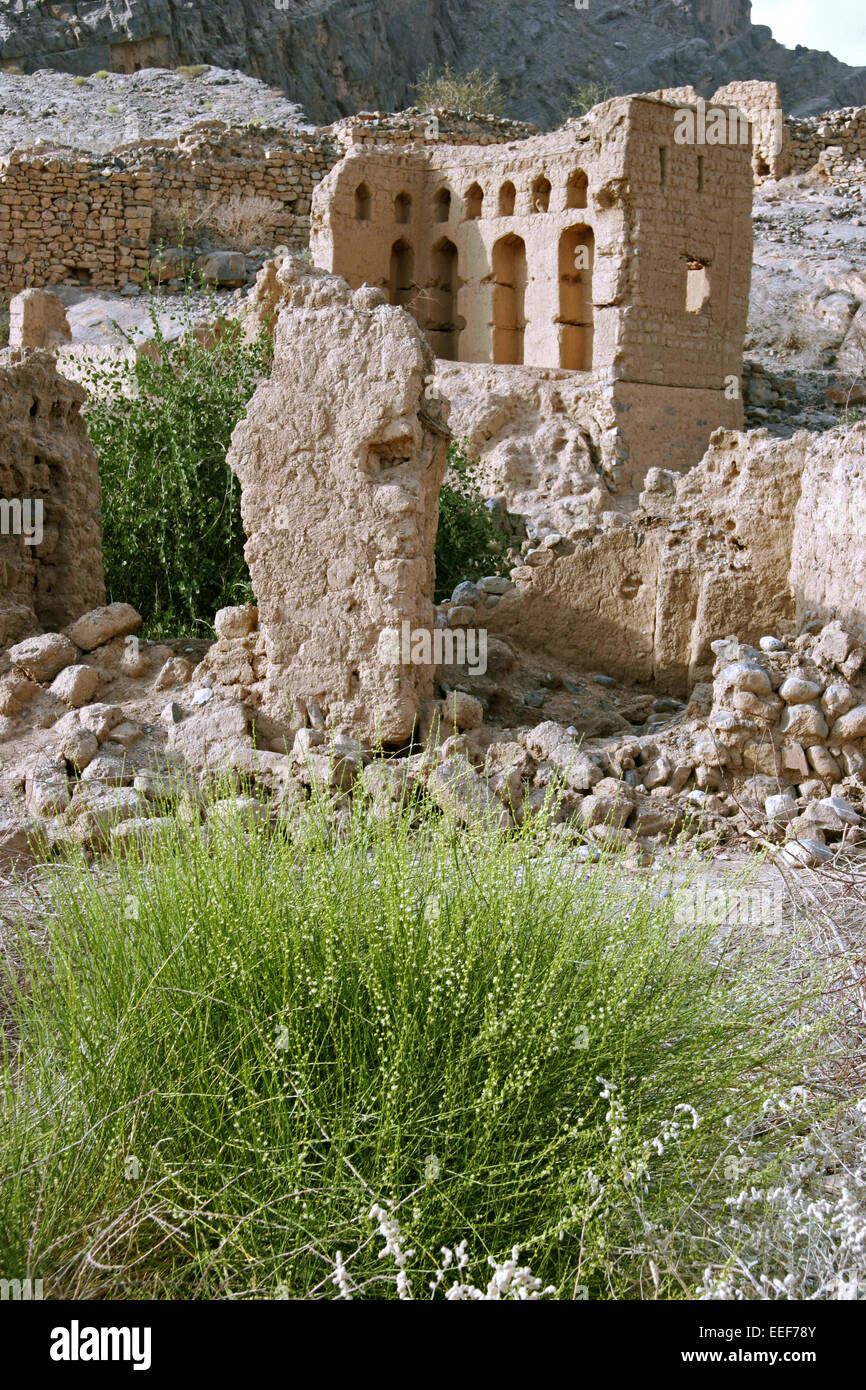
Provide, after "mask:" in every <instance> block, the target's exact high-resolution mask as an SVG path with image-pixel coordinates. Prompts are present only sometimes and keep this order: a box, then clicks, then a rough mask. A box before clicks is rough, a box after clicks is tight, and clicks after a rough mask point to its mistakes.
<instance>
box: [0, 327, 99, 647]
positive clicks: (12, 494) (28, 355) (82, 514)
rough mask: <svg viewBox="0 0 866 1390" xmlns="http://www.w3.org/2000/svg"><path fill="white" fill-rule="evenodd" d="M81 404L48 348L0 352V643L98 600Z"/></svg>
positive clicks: (95, 508)
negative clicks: (45, 349)
mask: <svg viewBox="0 0 866 1390" xmlns="http://www.w3.org/2000/svg"><path fill="white" fill-rule="evenodd" d="M83 401H84V391H83V390H82V388H81V387H80V386H77V385H75V384H74V383H73V382H70V381H67V380H66V378H65V377H62V376H59V375H58V373H57V371H56V369H55V366H54V361H53V359H52V357H51V356H49V354H47V353H43V352H24V351H22V350H21V349H17V348H7V349H5V350H3V351H2V352H0V415H2V419H3V429H2V431H0V648H2V647H4V646H6V645H8V644H9V643H11V642H15V641H17V640H18V639H19V638H20V637H22V636H25V635H28V634H29V633H31V632H34V631H37V630H38V629H39V628H40V627H43V628H47V629H57V628H61V627H63V626H65V625H66V624H67V623H70V622H72V621H73V620H74V619H76V618H78V617H79V616H80V615H81V614H82V613H83V612H84V611H85V610H86V609H90V608H94V607H96V605H97V604H100V603H102V602H103V601H104V596H105V582H104V576H103V570H102V526H101V523H100V513H99V502H100V490H99V474H98V471H97V459H96V452H95V450H94V449H93V446H92V445H91V443H90V441H89V440H88V438H87V432H86V430H85V428H84V421H83V419H82V417H81V405H82V402H83ZM16 503H17V504H20V505H21V506H22V508H23V504H24V503H29V506H28V507H26V508H24V509H23V510H22V511H19V507H18V506H16ZM4 504H5V505H4ZM37 504H38V505H37ZM19 517H20V518H21V520H19ZM31 542H32V543H31Z"/></svg>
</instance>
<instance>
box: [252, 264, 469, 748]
mask: <svg viewBox="0 0 866 1390" xmlns="http://www.w3.org/2000/svg"><path fill="white" fill-rule="evenodd" d="M278 279H279V281H280V285H281V289H282V299H283V307H282V309H281V312H280V315H279V320H278V324H277V330H276V335H275V345H274V346H275V356H274V367H273V374H272V376H271V379H270V381H268V382H267V383H266V384H264V385H262V386H260V387H259V389H258V390H257V392H256V394H255V396H254V397H253V399H252V402H251V403H250V406H249V409H248V411H247V417H246V419H245V420H244V421H243V422H242V423H241V424H240V425H238V427H237V429H236V430H235V433H234V435H233V438H232V445H231V449H230V452H229V462H230V464H231V466H232V468H233V469H234V471H235V472H236V474H237V476H238V478H239V479H240V482H241V487H242V496H241V510H242V515H243V521H244V528H245V530H246V533H247V536H248V541H247V546H246V551H245V553H246V557H247V562H248V564H249V567H250V575H251V578H252V583H253V589H254V591H255V594H256V598H257V602H258V609H259V622H260V628H261V630H262V631H263V633H264V637H265V647H266V652H267V658H268V678H267V682H266V686H265V688H264V689H263V690H262V691H261V692H260V700H261V706H262V709H263V710H264V712H265V713H266V714H269V715H270V716H272V717H273V718H275V719H276V720H278V721H279V720H283V721H285V722H289V721H291V723H292V726H293V727H295V728H298V727H301V728H303V727H305V726H308V725H312V726H313V727H319V728H321V727H324V726H325V725H327V726H328V727H329V728H334V729H338V730H343V729H345V730H347V731H351V732H355V733H357V732H358V731H361V732H363V733H364V734H366V735H367V736H369V737H371V738H381V739H382V741H383V742H384V743H386V744H389V743H392V744H393V743H398V742H400V741H402V740H405V739H406V738H407V737H408V736H409V735H410V733H411V730H412V726H413V723H414V720H415V718H416V715H417V712H418V708H419V705H420V703H421V702H422V701H423V700H424V699H426V698H428V697H429V695H430V693H431V690H432V667H431V666H430V665H429V664H418V665H409V666H403V665H399V664H395V662H394V652H393V649H392V647H390V646H389V641H392V637H391V634H393V633H395V632H396V633H398V634H399V633H400V632H401V629H402V624H403V623H404V622H408V623H409V624H410V627H411V628H412V629H413V630H418V629H421V630H427V631H428V632H429V631H430V630H431V629H432V626H433V607H432V595H433V584H434V563H433V546H434V542H435V538H436V529H437V525H438V496H439V488H440V485H441V483H442V479H443V477H444V473H445V454H446V442H447V437H448V431H447V428H446V426H445V425H444V423H443V422H442V421H441V419H440V418H439V416H438V415H437V414H435V413H434V412H437V411H439V410H440V409H441V407H440V406H439V405H438V403H437V402H436V401H435V400H428V398H427V397H426V396H425V379H426V378H427V377H428V376H429V375H430V373H431V371H432V366H433V360H432V357H431V355H430V352H429V349H428V348H427V347H426V345H425V343H424V341H423V339H422V337H421V334H420V332H419V331H418V329H417V327H416V326H415V324H414V323H413V321H412V319H411V318H410V317H409V316H408V315H406V314H404V313H403V312H402V311H400V310H395V309H392V308H389V307H388V305H387V304H386V303H385V300H384V297H383V296H382V294H381V293H380V292H379V291H377V290H373V289H370V288H363V289H360V290H358V291H356V292H355V293H353V292H352V291H351V290H350V289H349V287H348V286H347V285H346V284H345V283H344V282H342V281H340V280H338V279H337V278H336V277H332V276H327V275H324V274H322V272H320V271H316V270H313V269H311V268H310V267H309V266H307V265H306V264H305V263H304V262H302V261H294V260H286V261H284V263H283V265H282V266H281V267H280V270H279V272H278Z"/></svg>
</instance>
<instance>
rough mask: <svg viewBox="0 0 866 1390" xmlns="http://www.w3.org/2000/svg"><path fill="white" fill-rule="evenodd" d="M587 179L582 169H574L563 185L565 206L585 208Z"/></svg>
mask: <svg viewBox="0 0 866 1390" xmlns="http://www.w3.org/2000/svg"><path fill="white" fill-rule="evenodd" d="M587 186H588V179H587V177H586V174H585V173H584V172H583V170H582V169H575V171H574V173H573V174H572V175H571V177H570V178H569V180H568V183H567V184H566V186H565V206H566V207H567V208H585V207H586V190H587Z"/></svg>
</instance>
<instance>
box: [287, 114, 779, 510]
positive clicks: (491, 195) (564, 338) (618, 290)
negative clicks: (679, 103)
mask: <svg viewBox="0 0 866 1390" xmlns="http://www.w3.org/2000/svg"><path fill="white" fill-rule="evenodd" d="M677 116H678V110H677V107H676V105H675V104H674V103H673V102H664V101H659V100H656V99H655V98H649V97H621V98H615V99H614V100H612V101H609V102H606V103H603V104H602V105H600V106H598V107H595V108H594V109H593V111H591V112H590V113H588V115H587V116H586V117H585V118H583V119H582V120H580V121H573V122H569V123H568V124H567V125H566V126H565V127H563V128H562V129H561V130H558V131H555V132H553V133H552V134H550V135H544V136H536V137H532V138H529V139H526V140H522V141H519V142H513V143H511V144H507V145H492V146H489V147H486V148H482V147H474V148H472V147H470V148H467V147H465V146H460V147H458V146H454V145H448V144H447V143H442V144H435V143H430V142H428V144H427V145H426V146H423V147H421V146H412V147H409V146H406V145H404V146H399V147H394V146H392V145H391V144H388V143H380V144H376V143H375V142H372V143H369V144H363V145H361V146H357V147H356V146H353V147H352V148H351V149H350V150H349V152H348V154H347V156H346V157H345V159H343V160H342V161H341V162H340V163H339V164H338V165H337V166H336V167H335V168H334V169H333V170H332V171H331V172H330V174H329V175H328V176H327V177H326V178H325V179H324V180H323V181H322V182H321V184H320V185H319V187H318V189H317V191H316V194H315V197H314V205H313V234H312V239H311V249H312V252H313V259H314V260H315V261H316V263H317V264H318V265H321V266H323V267H324V268H326V269H328V270H331V271H333V272H334V273H336V274H339V275H342V276H343V277H344V278H346V279H347V280H348V282H349V283H350V284H351V285H354V286H358V285H361V284H363V283H368V284H373V285H376V286H378V287H379V288H381V289H382V290H383V291H384V292H385V293H386V294H387V295H388V298H389V300H390V302H391V303H393V304H399V305H401V306H402V307H404V308H406V309H408V310H409V312H410V313H412V314H413V316H414V317H415V318H416V320H417V321H418V323H419V324H420V325H421V327H422V328H424V330H425V331H426V333H427V337H428V340H429V342H430V344H431V347H432V348H433V350H434V352H435V353H436V355H437V357H438V358H440V359H444V360H452V361H459V362H461V363H473V364H491V365H495V366H497V367H499V366H516V367H527V368H533V369H540V368H544V369H551V368H560V369H564V370H567V371H571V372H580V373H583V374H585V376H586V378H587V380H590V379H591V378H590V373H594V374H596V375H598V376H599V377H600V378H601V379H604V380H605V381H606V382H607V383H608V384H611V385H612V387H613V389H612V390H611V391H610V393H609V394H610V397H611V400H612V404H613V409H615V410H616V411H617V412H618V414H619V417H620V418H619V419H618V421H617V427H616V431H615V449H614V453H615V458H614V462H613V465H612V469H613V475H614V476H615V477H616V486H617V488H619V487H620V486H621V485H622V486H623V487H626V488H628V487H631V488H634V487H639V486H640V484H641V482H642V479H643V477H644V476H645V474H646V471H647V468H649V467H652V466H654V465H656V464H660V463H663V462H664V463H673V464H674V465H675V466H679V467H683V468H686V467H689V466H691V465H692V464H694V463H695V462H696V461H697V460H698V458H699V457H700V455H701V453H702V452H703V450H704V448H705V447H706V444H707V441H708V439H709V436H710V434H711V432H712V430H713V429H714V428H718V427H719V426H725V427H728V428H739V427H740V426H741V425H742V418H743V417H742V401H741V398H740V391H739V376H740V370H741V363H742V343H743V335H744V332H745V323H746V314H747V309H748V293H749V280H750V264H751V238H752V225H751V197H752V178H751V173H750V169H749V157H750V147H749V146H748V144H746V145H739V144H731V145H727V146H720V145H714V144H708V145H698V144H696V143H691V144H684V143H680V142H678V140H677Z"/></svg>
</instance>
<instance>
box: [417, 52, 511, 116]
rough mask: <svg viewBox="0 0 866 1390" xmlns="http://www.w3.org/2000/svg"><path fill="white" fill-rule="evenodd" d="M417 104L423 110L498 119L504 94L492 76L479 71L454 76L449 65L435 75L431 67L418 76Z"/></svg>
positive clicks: (502, 107)
mask: <svg viewBox="0 0 866 1390" xmlns="http://www.w3.org/2000/svg"><path fill="white" fill-rule="evenodd" d="M415 91H416V94H417V97H418V103H419V105H420V106H421V107H422V108H423V109H424V110H428V111H429V110H437V109H439V108H443V109H444V110H447V111H464V112H468V113H471V114H474V115H484V116H501V115H502V112H503V111H504V109H505V93H504V92H503V90H502V86H501V84H500V81H499V77H498V75H497V74H496V73H495V72H492V73H488V74H487V75H486V76H485V74H484V73H483V72H482V71H481V69H480V68H473V69H472V71H471V72H464V73H456V72H454V71H453V70H452V68H451V67H450V65H449V64H448V63H446V64H445V67H444V68H443V69H442V71H441V72H439V73H437V72H436V71H435V69H434V68H433V67H432V66H431V67H429V68H427V70H426V72H423V73H422V74H421V77H420V79H419V81H418V84H417V86H416V88H415Z"/></svg>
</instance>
